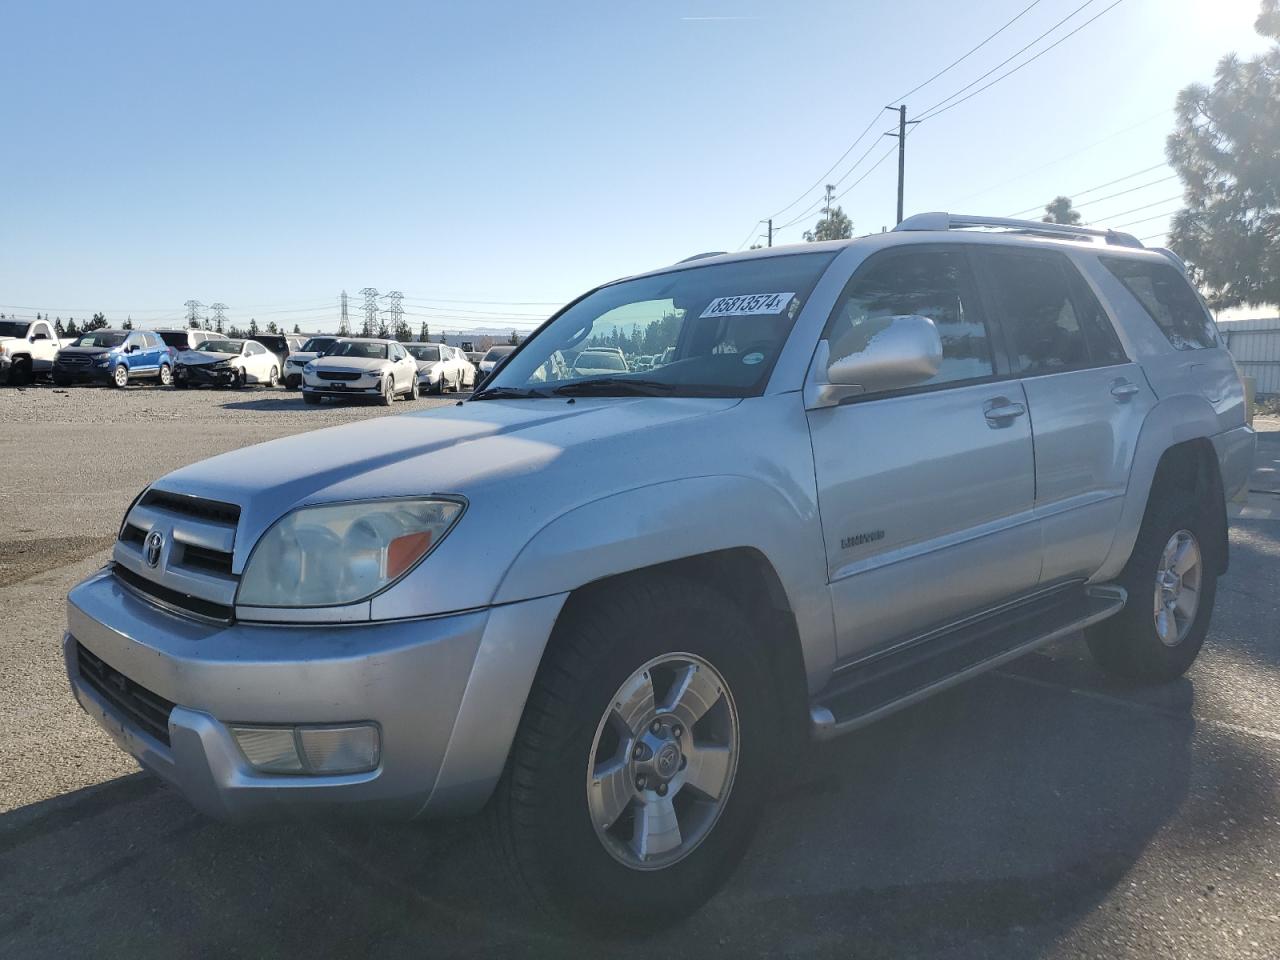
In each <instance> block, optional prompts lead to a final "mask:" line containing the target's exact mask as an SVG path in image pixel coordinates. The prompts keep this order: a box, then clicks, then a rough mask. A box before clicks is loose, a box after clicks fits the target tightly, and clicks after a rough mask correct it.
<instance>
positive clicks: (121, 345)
mask: <svg viewBox="0 0 1280 960" xmlns="http://www.w3.org/2000/svg"><path fill="white" fill-rule="evenodd" d="M143 378H155V379H157V380H159V381H160V383H162V384H164V385H165V386H168V385H169V383H170V382H171V381H172V379H173V357H172V353H171V352H170V350H169V347H168V346H167V345H166V344H165V342H164V341H163V340H161V339H160V337H159V336H157V335H156V334H154V333H150V332H149V331H146V330H91V331H90V332H88V333H86V334H83V335H82V336H81V337H80V338H79V339H78V340H76V342H75V343H73V344H72V345H71V346H69V347H63V348H62V349H61V350H59V351H58V355H57V357H56V358H54V361H53V382H54V383H56V384H58V385H59V386H62V387H65V386H68V385H69V384H72V383H74V382H76V381H78V380H97V381H106V382H107V383H111V384H114V385H115V386H117V387H123V386H127V385H128V383H129V381H130V380H137V379H143Z"/></svg>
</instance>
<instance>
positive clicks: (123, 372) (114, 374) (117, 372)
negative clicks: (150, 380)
mask: <svg viewBox="0 0 1280 960" xmlns="http://www.w3.org/2000/svg"><path fill="white" fill-rule="evenodd" d="M111 382H112V384H114V385H115V386H117V387H120V388H124V387H127V386H128V385H129V368H128V367H126V366H125V365H124V364H123V363H117V364H116V368H115V369H114V370H112V371H111Z"/></svg>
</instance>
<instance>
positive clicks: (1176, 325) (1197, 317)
mask: <svg viewBox="0 0 1280 960" xmlns="http://www.w3.org/2000/svg"><path fill="white" fill-rule="evenodd" d="M1099 259H1100V260H1101V261H1102V265H1103V266H1104V267H1106V268H1107V269H1108V270H1110V271H1111V273H1112V274H1114V275H1115V278H1116V279H1117V280H1119V281H1120V282H1121V283H1123V284H1124V285H1125V288H1126V289H1127V290H1128V291H1129V292H1130V293H1131V294H1133V296H1134V299H1135V300H1137V301H1138V302H1139V303H1140V304H1142V309H1144V310H1146V311H1147V315H1148V316H1149V317H1151V319H1152V320H1154V321H1155V322H1156V326H1158V327H1159V328H1160V329H1161V331H1162V332H1163V333H1164V335H1165V337H1166V338H1167V339H1168V340H1169V343H1171V344H1172V345H1173V346H1174V348H1175V349H1178V350H1203V349H1205V348H1206V347H1216V346H1217V345H1218V337H1217V335H1216V333H1215V332H1214V329H1213V321H1212V320H1211V319H1209V313H1208V311H1207V310H1205V308H1204V304H1202V303H1201V302H1200V298H1199V297H1197V296H1196V292H1195V291H1194V290H1192V289H1191V284H1190V283H1188V282H1187V278H1186V277H1184V276H1183V275H1182V274H1181V273H1179V272H1178V271H1177V270H1175V269H1174V268H1173V267H1171V266H1169V265H1168V264H1164V263H1145V262H1142V261H1140V260H1129V259H1122V258H1119V257H1100V258H1099Z"/></svg>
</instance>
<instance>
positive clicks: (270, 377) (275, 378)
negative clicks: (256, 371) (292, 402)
mask: <svg viewBox="0 0 1280 960" xmlns="http://www.w3.org/2000/svg"><path fill="white" fill-rule="evenodd" d="M267 386H268V387H269V388H271V389H272V390H274V389H275V388H276V387H278V386H280V371H279V370H277V369H276V368H275V367H272V368H271V372H270V373H269V374H267Z"/></svg>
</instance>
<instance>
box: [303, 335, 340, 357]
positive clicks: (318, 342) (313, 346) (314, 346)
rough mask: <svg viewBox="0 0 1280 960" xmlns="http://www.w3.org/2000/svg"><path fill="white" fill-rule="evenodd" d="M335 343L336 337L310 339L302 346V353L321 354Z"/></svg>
mask: <svg viewBox="0 0 1280 960" xmlns="http://www.w3.org/2000/svg"><path fill="white" fill-rule="evenodd" d="M337 342H338V339H337V337H312V338H311V339H310V340H308V341H307V342H306V343H304V344H303V345H302V352H303V353H320V354H323V353H324V352H325V351H326V350H328V349H329V348H330V347H332V346H333V345H334V344H335V343H337Z"/></svg>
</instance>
